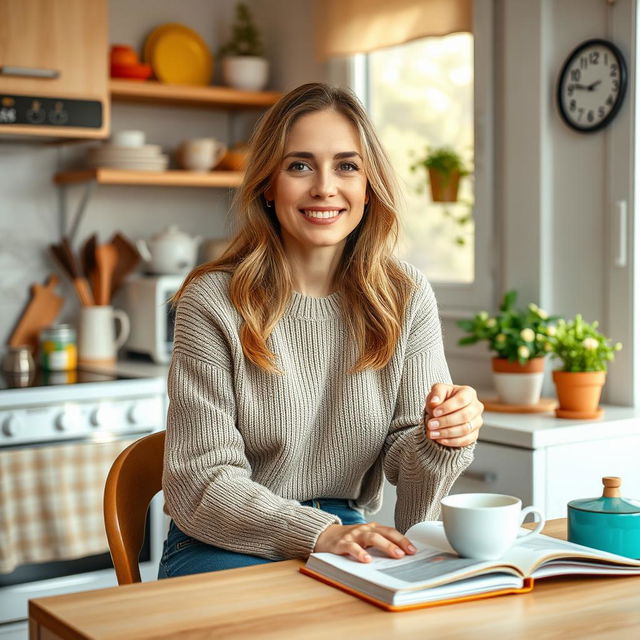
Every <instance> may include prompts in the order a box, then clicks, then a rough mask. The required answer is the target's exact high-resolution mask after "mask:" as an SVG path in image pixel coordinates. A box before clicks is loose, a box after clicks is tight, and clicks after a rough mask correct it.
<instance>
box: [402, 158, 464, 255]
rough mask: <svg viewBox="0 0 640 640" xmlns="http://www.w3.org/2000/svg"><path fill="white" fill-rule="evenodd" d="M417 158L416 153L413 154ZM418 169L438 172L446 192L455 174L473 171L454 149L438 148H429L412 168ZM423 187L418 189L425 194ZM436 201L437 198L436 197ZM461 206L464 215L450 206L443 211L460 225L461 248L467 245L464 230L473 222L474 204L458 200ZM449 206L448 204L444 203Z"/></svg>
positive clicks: (457, 242) (457, 241)
mask: <svg viewBox="0 0 640 640" xmlns="http://www.w3.org/2000/svg"><path fill="white" fill-rule="evenodd" d="M411 155H412V156H415V153H411ZM418 169H425V170H426V171H427V172H429V171H431V172H436V173H437V174H438V176H439V177H440V179H439V182H440V188H441V189H444V190H446V189H447V188H448V187H449V183H450V181H451V180H452V178H453V176H454V174H456V173H458V174H459V175H460V177H461V178H462V177H465V176H468V175H470V174H471V169H470V168H469V167H468V166H467V164H466V163H465V161H464V160H463V159H462V156H461V155H460V154H459V153H458V152H457V151H455V150H454V149H453V148H452V147H449V146H444V147H436V148H432V147H429V146H427V147H426V150H425V152H424V154H423V155H421V156H419V157H418V158H417V159H416V160H415V161H414V162H413V163H412V164H411V165H410V166H409V170H410V171H411V172H416V171H417V170H418ZM429 179H430V181H431V182H433V180H434V178H432V177H431V175H430V178H429ZM423 190H424V189H423V187H420V188H419V189H418V192H419V193H421V192H423ZM434 193H435V191H434V186H433V184H432V195H433V194H434ZM434 200H435V196H434ZM458 203H459V204H460V205H464V209H466V211H464V210H463V212H462V213H458V212H456V211H452V210H451V209H450V208H449V207H448V206H445V207H444V208H443V209H442V215H443V216H444V217H445V218H449V219H451V220H453V222H455V223H456V224H458V225H460V227H461V232H460V234H458V235H456V237H455V238H454V242H455V243H456V244H457V245H459V246H464V245H466V243H467V240H466V237H465V234H464V230H465V227H466V226H467V225H469V224H470V223H471V222H472V220H473V215H472V210H473V202H469V201H464V202H463V201H462V200H458ZM443 204H448V203H443Z"/></svg>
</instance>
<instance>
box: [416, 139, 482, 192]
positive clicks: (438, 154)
mask: <svg viewBox="0 0 640 640" xmlns="http://www.w3.org/2000/svg"><path fill="white" fill-rule="evenodd" d="M418 167H424V168H425V169H426V170H427V172H428V174H429V185H430V187H431V199H432V200H433V201H434V202H457V201H458V187H459V185H460V178H463V177H464V176H468V175H469V174H470V173H471V171H470V170H469V168H468V167H467V165H466V164H465V162H464V160H463V159H462V156H460V154H459V153H458V152H457V151H455V150H454V149H452V148H451V147H437V148H435V149H432V148H430V147H427V150H426V153H425V155H424V156H422V157H420V158H418V159H417V160H416V161H415V162H414V163H413V164H412V165H411V167H410V169H411V171H416V170H417V169H418Z"/></svg>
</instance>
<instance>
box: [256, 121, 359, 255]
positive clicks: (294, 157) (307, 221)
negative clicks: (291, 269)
mask: <svg viewBox="0 0 640 640" xmlns="http://www.w3.org/2000/svg"><path fill="white" fill-rule="evenodd" d="M265 196H266V198H267V200H273V206H274V207H275V213H276V216H277V218H278V221H279V222H280V226H281V230H282V238H283V242H284V245H285V250H293V251H296V252H297V253H299V252H310V251H312V250H314V249H316V248H320V247H335V248H336V249H338V250H340V251H341V250H342V248H343V247H344V243H345V240H346V238H347V236H348V235H349V234H350V233H351V232H352V231H353V230H354V229H355V228H356V227H357V226H358V224H360V221H361V220H362V217H363V215H364V206H365V204H366V203H367V200H368V196H367V178H366V176H365V173H364V168H363V162H362V149H361V147H360V141H359V139H358V134H357V132H356V129H355V127H354V126H353V124H351V122H349V120H348V119H347V118H346V117H345V116H343V115H342V114H341V113H339V112H337V111H334V110H330V109H328V110H325V111H314V112H313V113H308V114H306V115H303V116H301V117H300V118H299V119H298V120H297V121H296V122H295V123H294V125H293V127H292V128H291V130H290V131H289V135H288V136H287V140H286V143H285V150H284V156H283V159H282V162H281V163H280V166H279V168H278V170H277V172H276V175H275V178H274V181H273V183H272V186H271V187H270V188H269V189H268V190H267V192H266V193H265Z"/></svg>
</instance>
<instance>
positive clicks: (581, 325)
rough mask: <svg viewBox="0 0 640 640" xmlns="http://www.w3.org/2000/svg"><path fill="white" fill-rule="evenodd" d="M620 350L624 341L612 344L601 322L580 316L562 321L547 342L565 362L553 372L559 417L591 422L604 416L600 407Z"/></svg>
mask: <svg viewBox="0 0 640 640" xmlns="http://www.w3.org/2000/svg"><path fill="white" fill-rule="evenodd" d="M620 349H622V344H621V343H620V342H616V343H615V344H614V345H612V344H611V341H610V340H609V338H607V337H606V336H604V335H603V334H602V333H600V331H598V322H593V323H591V324H589V323H588V322H585V321H584V320H583V318H582V315H581V314H579V313H578V314H577V315H576V316H575V318H573V319H572V320H569V321H567V320H564V319H561V320H559V321H558V324H557V325H556V327H555V328H554V329H553V330H552V331H551V332H549V334H548V339H547V350H548V351H549V352H550V353H551V354H552V356H553V357H554V358H557V359H559V360H561V361H562V368H560V369H557V370H555V371H554V372H553V382H554V384H555V386H556V394H557V396H558V403H559V407H558V408H557V409H556V416H557V417H558V418H574V419H591V418H598V417H600V416H601V415H602V409H599V408H598V404H599V402H600V396H601V394H602V387H603V386H604V383H605V378H606V375H607V368H608V363H609V362H611V361H612V360H613V359H614V357H615V352H616V351H620Z"/></svg>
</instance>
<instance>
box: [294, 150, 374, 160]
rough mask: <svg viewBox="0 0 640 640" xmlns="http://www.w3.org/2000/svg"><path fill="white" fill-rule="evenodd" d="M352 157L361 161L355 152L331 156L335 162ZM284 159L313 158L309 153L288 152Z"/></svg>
mask: <svg viewBox="0 0 640 640" xmlns="http://www.w3.org/2000/svg"><path fill="white" fill-rule="evenodd" d="M354 156H357V157H358V158H360V159H361V160H362V156H361V155H360V154H359V153H358V152H357V151H341V152H340V153H336V155H335V156H333V157H334V158H335V159H336V160H342V159H343V158H353V157H354ZM284 157H285V158H309V159H313V158H314V157H315V156H314V155H313V153H311V152H309V151H290V152H289V153H287V154H286V155H285V156H284Z"/></svg>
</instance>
